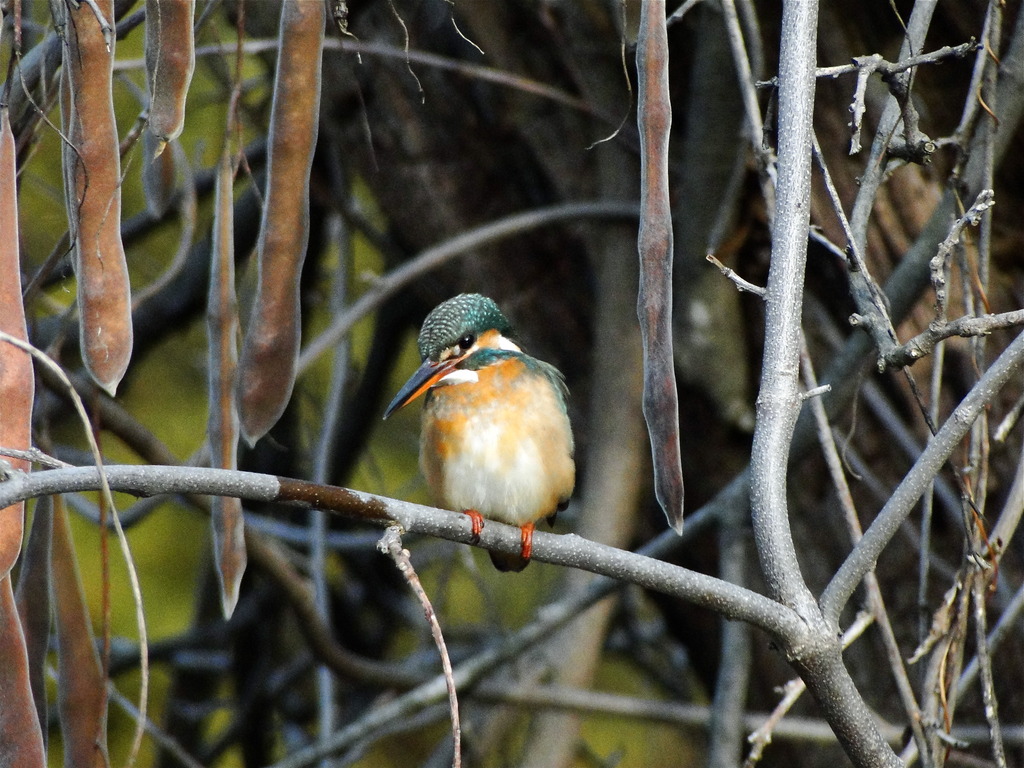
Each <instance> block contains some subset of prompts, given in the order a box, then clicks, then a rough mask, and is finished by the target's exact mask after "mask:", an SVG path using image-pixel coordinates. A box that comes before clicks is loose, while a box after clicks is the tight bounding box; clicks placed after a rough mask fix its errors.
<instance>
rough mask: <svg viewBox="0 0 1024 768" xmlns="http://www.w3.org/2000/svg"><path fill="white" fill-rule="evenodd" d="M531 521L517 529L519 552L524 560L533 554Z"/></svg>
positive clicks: (532, 527)
mask: <svg viewBox="0 0 1024 768" xmlns="http://www.w3.org/2000/svg"><path fill="white" fill-rule="evenodd" d="M533 529H534V524H533V523H527V524H526V525H524V526H523V527H522V528H520V529H519V542H520V547H519V554H520V556H521V557H522V558H523V559H524V560H529V559H530V556H531V555H532V554H533Z"/></svg>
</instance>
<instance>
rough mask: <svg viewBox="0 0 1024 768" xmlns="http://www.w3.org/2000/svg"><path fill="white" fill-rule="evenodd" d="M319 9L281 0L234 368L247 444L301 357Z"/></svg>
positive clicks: (287, 389) (273, 417)
mask: <svg viewBox="0 0 1024 768" xmlns="http://www.w3.org/2000/svg"><path fill="white" fill-rule="evenodd" d="M325 16H326V14H325V11H324V4H323V3H322V2H309V1H308V0H306V1H305V2H303V0H285V2H284V3H282V5H281V30H280V35H279V52H278V60H277V77H276V79H275V81H274V103H273V106H272V108H271V115H270V155H269V158H268V167H267V191H266V195H265V203H264V207H263V221H262V224H261V226H260V237H259V245H258V266H259V278H258V282H257V288H256V299H255V302H254V303H253V309H252V315H251V317H250V320H249V327H248V328H247V330H246V335H245V343H244V345H243V347H242V359H241V363H240V365H239V376H238V392H239V397H238V399H239V409H240V415H241V424H242V434H243V435H244V436H245V438H246V440H247V441H248V442H249V443H250V444H252V443H255V442H256V441H257V440H258V439H259V438H260V437H262V436H263V435H265V434H266V433H267V431H268V430H269V429H270V428H271V427H272V426H273V425H274V423H275V422H276V421H277V420H278V419H279V418H280V417H281V414H282V413H283V412H284V409H285V406H286V405H287V404H288V399H289V398H290V397H291V393H292V388H293V387H294V385H295V374H296V361H297V360H298V354H299V334H300V316H299V277H300V274H301V271H302V262H303V259H305V256H306V245H307V243H308V240H309V172H310V167H311V165H312V162H313V150H314V149H315V147H316V137H317V128H318V123H319V117H320V72H321V66H320V58H321V52H322V50H323V40H324V23H325Z"/></svg>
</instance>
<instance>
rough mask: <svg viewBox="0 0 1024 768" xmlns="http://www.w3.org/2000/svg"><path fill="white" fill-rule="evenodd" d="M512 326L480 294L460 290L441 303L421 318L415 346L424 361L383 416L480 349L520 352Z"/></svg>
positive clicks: (495, 306)
mask: <svg viewBox="0 0 1024 768" xmlns="http://www.w3.org/2000/svg"><path fill="white" fill-rule="evenodd" d="M511 336H512V326H511V324H510V323H509V321H508V320H507V319H506V318H505V315H503V314H502V313H501V310H500V309H498V305H497V304H495V303H494V302H493V301H492V300H491V299H489V298H487V297H486V296H481V295H480V294H479V293H462V294H459V295H458V296H455V297H453V298H450V299H448V300H447V301H444V302H441V303H440V304H438V305H437V306H436V307H434V309H433V310H431V312H430V314H429V315H427V317H426V319H425V320H424V321H423V327H422V328H421V329H420V335H419V339H418V340H417V346H418V347H419V352H420V358H421V359H422V360H423V364H422V365H421V366H420V367H419V368H418V369H417V371H416V372H415V373H414V374H413V375H412V376H411V377H410V378H409V380H408V381H407V382H406V383H405V386H403V387H402V388H401V389H400V390H399V391H398V394H397V395H395V399H394V400H392V401H391V404H390V405H389V406H388V407H387V409H386V410H385V411H384V418H385V419H386V418H387V417H388V416H390V415H391V414H392V413H394V412H395V411H397V410H398V409H399V408H401V407H402V406H404V405H407V404H408V403H411V402H412V401H413V400H415V399H416V398H417V397H419V396H420V395H422V394H423V393H424V392H426V391H427V390H428V389H430V388H431V387H432V386H434V385H435V384H436V383H437V382H439V381H440V380H441V379H443V378H444V377H445V376H448V375H450V374H452V373H453V372H454V371H455V369H456V368H457V367H458V366H459V364H460V363H461V362H463V361H464V360H466V359H467V358H468V357H469V356H470V355H472V354H473V353H474V352H477V351H478V350H481V349H499V350H508V351H514V352H519V351H520V349H519V347H518V346H517V345H516V343H515V342H514V341H512V339H511Z"/></svg>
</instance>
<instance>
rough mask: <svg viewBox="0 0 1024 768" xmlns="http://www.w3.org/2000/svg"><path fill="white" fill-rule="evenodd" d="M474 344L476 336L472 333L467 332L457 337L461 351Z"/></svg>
mask: <svg viewBox="0 0 1024 768" xmlns="http://www.w3.org/2000/svg"><path fill="white" fill-rule="evenodd" d="M474 344H476V336H474V335H473V334H472V333H467V334H466V335H465V336H463V337H462V338H461V339H459V349H461V350H462V351H463V352H465V351H466V350H468V349H469V348H470V347H472V346H473V345H474Z"/></svg>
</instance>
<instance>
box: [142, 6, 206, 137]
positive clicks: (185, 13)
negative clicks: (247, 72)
mask: <svg viewBox="0 0 1024 768" xmlns="http://www.w3.org/2000/svg"><path fill="white" fill-rule="evenodd" d="M195 9H196V3H195V0H146V75H147V79H148V82H149V130H150V132H151V133H152V134H153V136H155V137H156V139H157V140H158V143H157V144H156V146H155V147H154V150H155V152H156V154H160V153H161V152H163V149H164V146H165V145H166V144H167V142H169V141H170V140H171V139H175V138H177V137H178V135H179V134H180V133H181V129H182V127H183V126H184V124H185V97H186V95H187V94H188V86H189V83H191V82H192V72H193V70H194V69H195V66H196V51H195V41H194V38H193V35H192V18H193V15H194V14H195Z"/></svg>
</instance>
